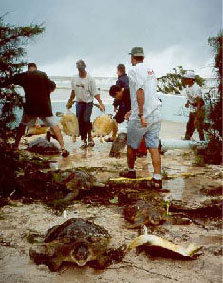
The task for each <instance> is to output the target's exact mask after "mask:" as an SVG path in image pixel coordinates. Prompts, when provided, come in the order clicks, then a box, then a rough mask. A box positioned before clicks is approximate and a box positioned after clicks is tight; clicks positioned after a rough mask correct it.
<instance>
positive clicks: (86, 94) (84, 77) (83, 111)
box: [67, 60, 105, 148]
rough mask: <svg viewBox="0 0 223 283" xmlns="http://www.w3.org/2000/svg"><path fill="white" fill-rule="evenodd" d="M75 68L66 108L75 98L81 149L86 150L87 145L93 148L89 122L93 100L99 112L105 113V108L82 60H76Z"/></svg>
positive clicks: (69, 106)
mask: <svg viewBox="0 0 223 283" xmlns="http://www.w3.org/2000/svg"><path fill="white" fill-rule="evenodd" d="M76 66H77V69H78V72H79V74H78V75H75V76H74V77H73V78H72V81H71V88H72V91H71V95H70V98H69V100H68V103H67V108H68V109H70V108H71V106H72V104H73V103H74V98H75V97H76V100H75V101H76V115H77V118H78V123H79V132H80V136H81V140H82V145H81V148H86V147H87V146H88V145H89V146H94V141H93V139H92V137H91V128H92V126H91V122H90V118H91V113H92V107H93V100H94V98H96V99H97V101H98V103H99V107H100V109H101V111H105V106H104V104H103V103H102V100H101V98H100V94H98V93H97V89H96V83H95V80H94V78H93V77H91V76H90V75H89V74H88V73H87V72H86V64H85V62H84V61H83V60H78V61H77V63H76ZM87 136H88V144H87Z"/></svg>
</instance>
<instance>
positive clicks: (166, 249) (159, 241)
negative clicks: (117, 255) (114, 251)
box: [127, 226, 201, 259]
mask: <svg viewBox="0 0 223 283" xmlns="http://www.w3.org/2000/svg"><path fill="white" fill-rule="evenodd" d="M143 228H144V229H143V230H144V231H143V234H142V235H140V236H139V237H137V238H136V239H134V240H133V241H132V242H131V243H130V245H129V246H128V248H127V251H129V250H131V249H133V248H137V247H140V251H142V250H144V251H145V252H146V253H148V254H150V255H152V256H163V257H172V258H180V259H193V258H196V256H197V255H198V254H197V252H198V251H199V250H200V249H201V246H198V245H196V244H194V243H190V244H189V245H188V246H187V247H185V246H183V245H176V244H174V243H172V242H170V241H168V240H166V239H163V238H161V237H158V236H156V235H152V234H148V233H147V228H146V226H144V227H143Z"/></svg>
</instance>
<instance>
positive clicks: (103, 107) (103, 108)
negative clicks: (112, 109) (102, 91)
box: [99, 103, 105, 112]
mask: <svg viewBox="0 0 223 283" xmlns="http://www.w3.org/2000/svg"><path fill="white" fill-rule="evenodd" d="M99 107H100V110H101V111H102V112H105V106H104V104H103V103H100V104H99Z"/></svg>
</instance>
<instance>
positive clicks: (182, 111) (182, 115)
mask: <svg viewBox="0 0 223 283" xmlns="http://www.w3.org/2000/svg"><path fill="white" fill-rule="evenodd" d="M51 79H52V80H54V81H55V82H56V84H57V88H56V90H55V91H54V92H53V93H51V102H52V110H53V114H54V115H55V114H56V112H62V113H64V112H66V111H67V109H66V104H67V101H68V99H69V97H70V94H71V88H70V80H71V78H70V77H52V78H51ZM95 80H96V86H97V89H98V93H100V95H101V99H102V102H103V103H104V105H105V114H112V115H115V113H114V107H113V100H114V99H113V98H112V97H111V96H110V95H109V88H110V86H111V85H113V84H115V81H116V78H95ZM17 90H18V92H19V93H21V94H22V95H24V92H23V90H22V88H18V89H17ZM158 95H159V98H160V99H161V100H162V120H165V121H172V122H178V123H185V122H187V120H188V114H189V113H188V109H187V108H185V106H184V105H185V103H186V97H184V96H181V95H173V94H163V93H158ZM94 103H95V104H98V102H97V100H96V99H95V100H94ZM70 110H71V112H73V113H76V107H75V103H74V104H73V106H72V108H71V109H70ZM16 113H17V120H16V122H15V123H14V126H17V125H18V124H19V122H20V120H21V117H22V110H17V111H16ZM101 114H102V112H101V111H100V110H99V109H98V108H97V107H96V106H93V109H92V115H91V122H93V121H94V119H95V118H96V117H98V116H100V115H101ZM56 119H57V120H59V119H60V118H58V117H56ZM126 125H127V123H126V122H124V123H122V124H120V125H119V130H121V131H124V132H125V131H126Z"/></svg>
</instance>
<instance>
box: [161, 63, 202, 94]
mask: <svg viewBox="0 0 223 283" xmlns="http://www.w3.org/2000/svg"><path fill="white" fill-rule="evenodd" d="M185 73H186V70H184V69H183V67H182V66H178V67H176V68H173V71H172V72H171V73H167V74H166V75H165V76H163V77H161V78H159V79H158V91H160V92H163V93H172V94H180V92H181V91H182V89H183V88H184V87H185V84H184V81H183V75H184V74H185ZM195 82H196V83H197V84H198V85H199V86H203V85H204V83H205V80H204V79H203V78H201V77H200V76H198V75H196V76H195Z"/></svg>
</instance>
